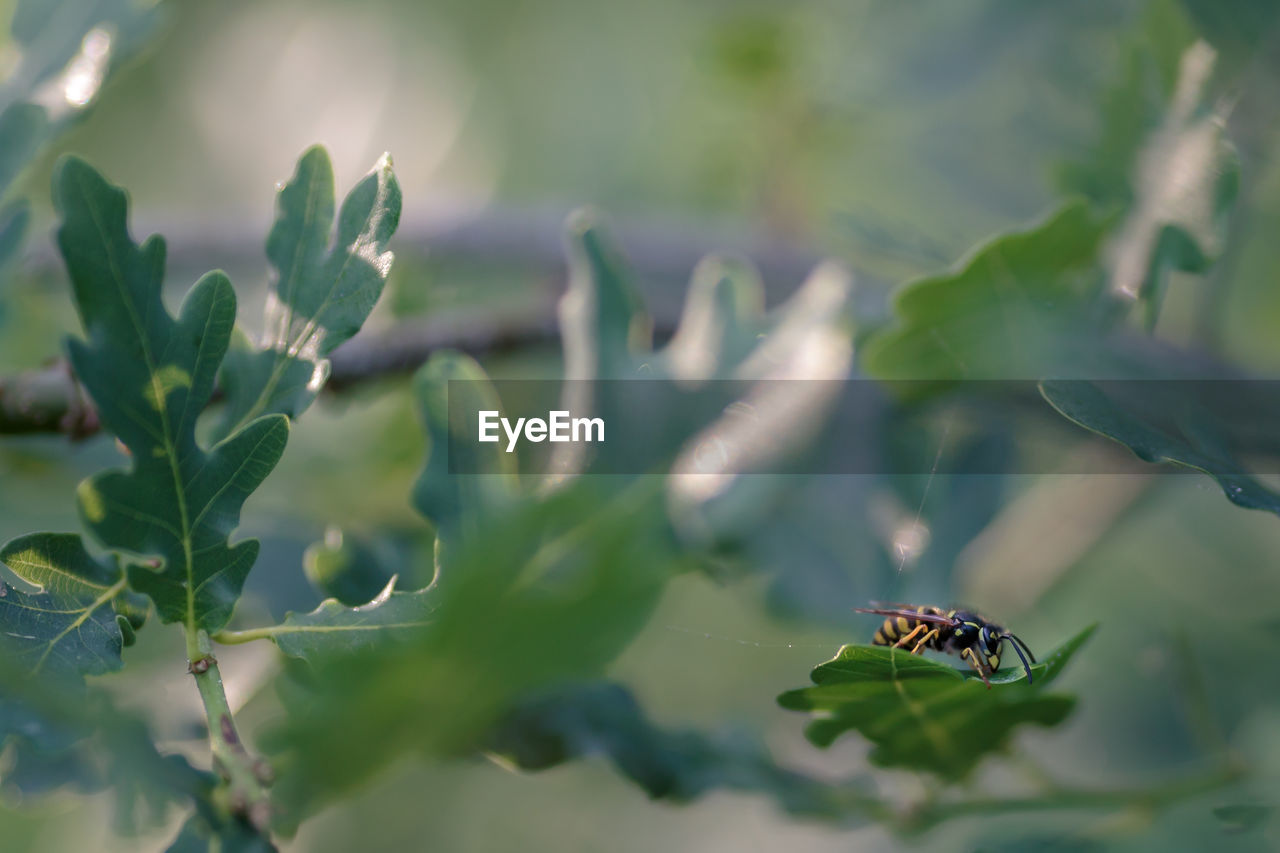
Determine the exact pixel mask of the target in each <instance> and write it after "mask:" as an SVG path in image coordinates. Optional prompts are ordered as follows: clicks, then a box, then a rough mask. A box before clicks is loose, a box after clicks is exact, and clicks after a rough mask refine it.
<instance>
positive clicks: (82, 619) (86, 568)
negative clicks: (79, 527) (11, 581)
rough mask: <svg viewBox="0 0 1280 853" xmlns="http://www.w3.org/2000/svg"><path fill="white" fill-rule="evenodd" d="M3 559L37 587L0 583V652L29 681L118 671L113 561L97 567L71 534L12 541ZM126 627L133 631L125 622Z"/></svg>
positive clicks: (120, 584) (1, 552) (117, 579)
mask: <svg viewBox="0 0 1280 853" xmlns="http://www.w3.org/2000/svg"><path fill="white" fill-rule="evenodd" d="M0 560H2V561H3V562H4V564H5V565H6V566H8V567H9V569H10V570H11V571H12V572H13V573H14V574H16V575H17V576H18V577H20V578H22V579H23V580H25V581H27V582H29V583H31V584H33V585H34V586H36V587H39V590H38V591H37V592H35V593H27V592H23V591H22V590H20V589H17V588H16V587H11V586H6V585H4V584H2V583H0V647H3V648H4V649H5V651H6V652H7V653H8V654H9V655H10V656H11V659H12V660H13V661H14V662H15V663H16V664H17V665H18V666H20V667H22V668H24V669H25V670H27V671H28V672H30V673H32V674H39V673H42V672H43V673H47V674H49V675H56V676H74V675H100V674H102V673H104V672H110V671H112V670H116V669H119V668H120V667H121V666H122V665H123V662H122V661H121V659H120V650H121V648H122V647H123V646H124V643H125V638H124V635H123V633H122V628H121V625H120V624H118V622H117V616H116V612H115V610H114V609H113V604H114V602H115V601H116V599H117V598H118V597H120V596H121V595H122V594H123V591H124V573H123V572H122V571H121V570H120V567H119V566H118V565H117V564H116V563H115V561H114V560H97V559H94V558H93V557H92V556H90V555H89V554H88V553H87V552H86V551H85V549H84V544H83V543H82V542H81V540H80V537H79V536H76V535H73V534H57V533H35V534H32V535H30V536H23V537H20V538H18V539H15V540H13V541H12V542H9V543H8V544H6V545H5V546H4V548H3V549H0ZM124 625H125V626H129V627H127V628H126V630H128V631H129V632H130V634H132V630H133V629H132V626H131V625H130V623H129V622H128V620H127V619H126V620H125V621H124Z"/></svg>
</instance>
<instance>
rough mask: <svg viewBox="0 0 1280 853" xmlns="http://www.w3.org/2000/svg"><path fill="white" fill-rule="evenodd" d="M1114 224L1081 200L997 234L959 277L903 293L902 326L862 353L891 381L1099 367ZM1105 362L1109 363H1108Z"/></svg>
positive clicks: (870, 368) (867, 365) (899, 302)
mask: <svg viewBox="0 0 1280 853" xmlns="http://www.w3.org/2000/svg"><path fill="white" fill-rule="evenodd" d="M1106 228H1107V222H1106V221H1105V220H1101V219H1099V218H1098V217H1096V216H1095V215H1094V214H1092V213H1091V212H1090V211H1089V209H1088V207H1087V206H1086V205H1084V204H1082V203H1074V204H1069V205H1067V206H1065V207H1063V208H1062V209H1061V210H1059V211H1058V212H1056V213H1055V214H1054V215H1052V216H1051V217H1049V218H1048V219H1046V220H1045V221H1044V222H1043V223H1041V224H1040V225H1038V226H1036V227H1034V228H1032V229H1030V230H1028V231H1025V232H1022V233H1015V234H1008V235H1004V236H1001V237H997V238H996V239H994V240H992V241H991V242H989V243H987V244H986V245H984V246H980V247H979V248H978V249H976V250H975V251H974V252H973V254H972V256H971V257H970V259H969V260H967V261H965V262H963V263H962V265H961V266H960V268H959V269H958V270H957V271H955V272H952V273H945V274H943V275H939V276H933V277H930V278H926V279H922V280H920V281H917V282H913V283H911V284H908V285H906V286H905V287H903V288H902V289H901V290H900V291H899V292H898V294H897V297H896V299H895V300H894V311H895V314H896V316H897V323H896V324H895V325H893V326H891V327H890V328H887V329H885V330H882V331H879V332H878V333H876V334H874V335H872V336H871V337H870V338H869V339H868V341H867V343H866V345H865V346H864V348H863V349H862V351H861V352H860V354H859V357H860V361H861V364H862V366H863V368H864V369H865V370H866V371H867V372H868V373H869V374H871V375H872V376H875V377H878V378H884V379H932V380H942V379H1015V378H1034V379H1038V378H1040V377H1041V376H1044V375H1062V374H1063V373H1065V372H1079V371H1082V370H1083V371H1086V375H1088V374H1087V371H1088V370H1089V367H1090V366H1093V367H1094V368H1095V369H1098V366H1099V365H1100V360H1101V359H1102V358H1105V356H1106V352H1105V350H1104V351H1099V347H1098V341H1097V338H1098V334H1097V333H1096V332H1095V331H1093V330H1092V328H1091V324H1090V319H1091V318H1090V312H1089V306H1090V304H1091V303H1092V301H1093V299H1094V298H1095V296H1096V294H1097V290H1098V287H1099V285H1100V283H1101V282H1100V280H1099V275H1098V271H1097V267H1096V260H1097V256H1098V252H1099V247H1100V245H1101V243H1102V240H1103V238H1104V236H1105V235H1106ZM1102 363H1103V364H1105V362H1102Z"/></svg>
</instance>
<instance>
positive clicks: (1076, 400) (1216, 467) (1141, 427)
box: [1040, 380, 1280, 514]
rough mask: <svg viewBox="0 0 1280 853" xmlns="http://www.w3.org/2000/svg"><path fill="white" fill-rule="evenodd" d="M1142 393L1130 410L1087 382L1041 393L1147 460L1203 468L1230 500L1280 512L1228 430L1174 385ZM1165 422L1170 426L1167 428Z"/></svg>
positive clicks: (1055, 385)
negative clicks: (1236, 451)
mask: <svg viewBox="0 0 1280 853" xmlns="http://www.w3.org/2000/svg"><path fill="white" fill-rule="evenodd" d="M1156 387H1157V390H1158V392H1159V393H1156V394H1154V395H1150V394H1148V395H1144V396H1143V397H1142V398H1141V400H1140V407H1137V408H1136V410H1135V411H1130V410H1129V409H1128V408H1126V407H1125V406H1124V405H1123V404H1122V403H1121V402H1120V401H1117V400H1116V399H1114V398H1113V397H1110V396H1108V395H1107V394H1105V393H1104V392H1103V391H1102V389H1101V388H1099V387H1098V386H1097V385H1094V384H1092V383H1089V382H1082V381H1053V380H1045V381H1043V382H1041V383H1040V393H1041V394H1042V395H1043V396H1044V398H1045V400H1047V401H1048V402H1049V405H1051V406H1053V407H1054V408H1055V409H1057V410H1058V412H1059V413H1060V414H1061V415H1062V416H1063V417H1065V418H1067V419H1068V420H1071V421H1074V422H1075V423H1077V424H1079V425H1080V426H1082V427H1084V428H1085V429H1087V430H1090V431H1092V432H1096V433H1098V434H1099V435H1104V436H1106V437H1107V438H1110V439H1112V440H1113V441H1116V442H1119V443H1120V444H1123V445H1125V446H1126V447H1128V448H1129V449H1130V450H1132V451H1133V452H1134V454H1135V455H1136V456H1137V457H1138V458H1139V459H1142V460H1144V461H1147V462H1168V463H1171V464H1174V465H1179V466H1182V467H1185V468H1192V469H1195V470H1197V471H1203V472H1204V473H1206V474H1208V475H1209V476H1210V477H1212V478H1213V479H1214V480H1215V481H1216V482H1217V483H1218V485H1219V486H1221V487H1222V491H1223V494H1225V495H1226V496H1227V499H1228V500H1230V501H1231V502H1232V503H1235V504H1237V505H1239V506H1242V507H1245V508H1246V509H1261V510H1267V511H1268V512H1274V513H1276V514H1280V494H1277V493H1276V492H1274V491H1272V490H1271V489H1269V488H1267V487H1266V486H1264V485H1263V484H1262V483H1260V482H1259V481H1258V480H1257V479H1255V478H1254V477H1251V476H1249V475H1248V474H1247V473H1245V471H1244V469H1243V467H1242V466H1241V465H1240V463H1239V462H1237V461H1236V460H1235V459H1234V458H1233V456H1232V454H1231V451H1230V449H1229V447H1228V446H1227V443H1226V441H1225V440H1224V437H1225V436H1226V435H1228V434H1229V432H1230V431H1229V429H1228V428H1227V426H1226V425H1225V424H1223V423H1221V422H1220V421H1219V420H1218V419H1217V418H1216V417H1215V416H1214V414H1213V413H1211V412H1209V411H1206V410H1205V409H1204V408H1203V407H1200V406H1198V405H1196V404H1195V402H1194V401H1193V400H1191V399H1189V398H1188V396H1187V395H1186V394H1184V393H1182V392H1181V391H1180V390H1179V389H1178V388H1177V387H1176V383H1175V387H1172V388H1168V389H1166V388H1161V387H1160V386H1159V385H1157V386H1156ZM1163 424H1169V425H1172V426H1171V428H1172V429H1176V430H1177V432H1176V433H1175V432H1172V431H1170V428H1169V427H1164V426H1162V425H1163Z"/></svg>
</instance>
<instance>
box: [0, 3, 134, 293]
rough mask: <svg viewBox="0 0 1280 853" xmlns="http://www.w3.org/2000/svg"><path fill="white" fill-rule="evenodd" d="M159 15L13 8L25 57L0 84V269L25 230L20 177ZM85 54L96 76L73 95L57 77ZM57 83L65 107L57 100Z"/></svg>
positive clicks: (130, 6) (90, 8)
mask: <svg viewBox="0 0 1280 853" xmlns="http://www.w3.org/2000/svg"><path fill="white" fill-rule="evenodd" d="M156 19H157V14H156V11H155V9H154V8H146V7H144V6H143V5H142V4H140V3H133V2H129V0H89V2H85V0H20V2H19V3H18V4H17V7H16V8H15V9H14V10H13V21H12V26H11V34H12V38H13V40H14V42H16V44H17V47H18V50H17V51H16V52H17V54H18V60H17V63H16V67H13V68H10V69H7V71H6V74H5V78H6V79H5V81H4V85H3V87H0V201H3V202H4V204H3V206H0V274H3V273H5V272H7V269H8V267H9V265H10V264H11V263H12V262H13V261H14V260H15V259H16V258H17V256H18V254H19V252H20V250H21V248H22V243H23V239H24V238H25V236H26V229H27V222H28V219H29V214H28V204H27V202H26V200H24V199H19V200H13V199H12V198H11V195H12V193H11V190H12V188H13V186H14V184H15V182H16V180H17V178H18V177H19V176H20V175H21V174H22V172H24V171H25V170H26V168H27V167H28V166H29V165H30V164H31V163H32V162H33V161H34V160H35V159H36V157H37V155H38V154H39V153H40V152H41V151H43V150H44V148H45V147H46V146H47V145H49V143H51V142H52V141H53V140H54V139H55V138H56V137H57V135H58V134H59V133H61V132H62V131H63V130H65V129H66V128H67V126H68V125H70V124H71V122H72V121H73V120H74V119H75V118H77V117H78V116H79V115H80V113H79V108H83V107H84V106H85V105H86V103H87V100H91V99H92V98H93V96H94V95H95V94H96V93H97V87H98V86H99V85H101V83H102V81H103V79H105V78H106V77H107V76H108V75H110V73H111V72H112V71H113V70H114V69H115V68H117V67H118V66H119V65H120V64H121V63H122V62H123V61H125V60H126V59H127V58H128V57H129V56H130V55H131V54H132V53H134V52H135V51H137V50H138V48H139V47H140V46H141V44H142V43H143V42H144V40H145V38H146V37H147V36H148V35H149V33H150V32H151V30H152V29H154V27H155V24H156ZM94 37H96V39H97V43H96V44H95V45H94V52H95V55H94V56H93V57H86V56H84V54H85V53H86V40H87V39H90V38H94ZM104 39H105V42H104ZM78 59H80V60H81V61H84V60H86V59H87V60H88V61H89V63H90V65H93V66H95V67H92V68H86V72H88V74H89V76H90V77H92V76H94V75H96V77H97V82H96V83H95V84H94V86H93V88H92V89H85V90H84V91H81V92H78V93H72V94H73V95H74V97H73V98H70V99H68V97H67V93H66V92H65V85H66V84H62V85H61V86H60V85H59V83H60V81H59V80H58V79H57V75H58V74H59V72H62V73H64V74H65V73H68V72H70V71H71V69H72V68H73V66H74V65H75V63H76V62H77V60H78ZM51 87H52V88H53V89H55V90H56V91H54V92H53V95H54V96H55V97H54V99H53V100H52V103H54V104H58V106H51V105H50V104H51V98H50V89H51ZM81 98H85V99H86V100H85V101H81V100H80V99H81ZM59 102H60V103H59Z"/></svg>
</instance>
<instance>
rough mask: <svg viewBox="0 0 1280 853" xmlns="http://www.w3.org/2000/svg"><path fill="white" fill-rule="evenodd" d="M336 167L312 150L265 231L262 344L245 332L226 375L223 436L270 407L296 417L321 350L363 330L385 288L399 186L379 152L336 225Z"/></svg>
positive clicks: (321, 365) (308, 395)
mask: <svg viewBox="0 0 1280 853" xmlns="http://www.w3.org/2000/svg"><path fill="white" fill-rule="evenodd" d="M333 186H334V180H333V166H332V165H331V164H330V162H329V155H328V154H327V153H326V152H325V150H324V148H322V147H320V146H315V147H313V148H310V149H308V150H307V152H306V153H305V154H303V155H302V159H300V160H299V161H298V168H297V171H296V172H295V173H294V176H293V178H292V180H290V181H289V183H287V184H285V186H284V188H283V189H281V190H280V194H279V198H278V201H277V208H278V210H277V215H276V222H275V225H274V227H272V229H271V234H270V236H269V237H268V238H267V257H268V259H269V260H270V261H271V267H272V269H273V271H274V274H273V276H272V281H271V287H270V291H269V293H268V297H267V313H266V321H265V328H266V332H265V334H264V340H263V347H262V349H254V348H252V347H250V346H249V345H248V344H247V342H246V341H245V340H244V339H243V338H240V339H239V340H238V341H237V343H236V345H234V346H233V347H232V348H231V350H230V351H229V352H228V353H227V357H226V360H225V362H224V363H223V367H222V374H221V376H220V381H221V386H222V389H223V391H224V392H225V397H226V405H225V407H224V413H223V417H222V420H221V422H220V423H219V425H218V427H217V430H216V433H215V435H216V437H217V438H224V437H226V436H227V435H230V434H231V433H233V432H234V431H236V430H237V429H239V428H240V427H242V426H244V425H245V424H247V423H249V422H250V421H252V420H253V419H255V418H257V417H260V416H261V415H265V414H276V413H279V414H285V415H288V416H289V417H291V418H293V417H297V416H298V415H299V414H301V413H302V412H303V410H305V409H306V408H307V406H309V405H311V401H312V400H314V399H315V396H316V394H317V393H318V392H319V390H320V386H321V385H323V384H324V380H325V379H326V378H327V377H328V369H329V365H328V362H327V361H326V360H325V356H327V355H328V354H329V353H331V352H333V350H334V349H335V348H336V347H337V346H338V345H339V344H341V343H342V342H344V341H346V340H348V339H349V338H350V337H351V336H352V335H354V334H355V333H356V332H357V331H359V330H360V327H361V326H362V325H363V324H364V321H365V320H366V319H367V318H368V316H369V312H370V311H372V310H373V306H374V305H375V304H376V303H377V301H378V297H379V296H381V295H382V288H383V286H384V285H385V284H386V280H387V274H388V273H389V272H390V270H391V261H392V255H391V252H389V251H387V241H388V240H390V239H391V235H392V234H394V233H395V230H396V225H397V224H398V223H399V221H400V185H399V184H398V183H397V182H396V178H395V173H394V172H392V170H391V158H390V157H389V156H387V155H383V157H382V159H381V160H379V161H378V163H377V165H375V166H374V168H373V171H372V172H370V173H369V175H368V176H367V177H366V178H365V179H364V180H363V181H361V182H360V183H359V184H357V185H356V186H355V188H354V189H352V190H351V192H350V193H349V194H348V195H347V197H346V199H345V200H344V201H343V203H342V209H341V211H339V213H338V220H337V231H336V233H331V232H333V228H334V188H333Z"/></svg>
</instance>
